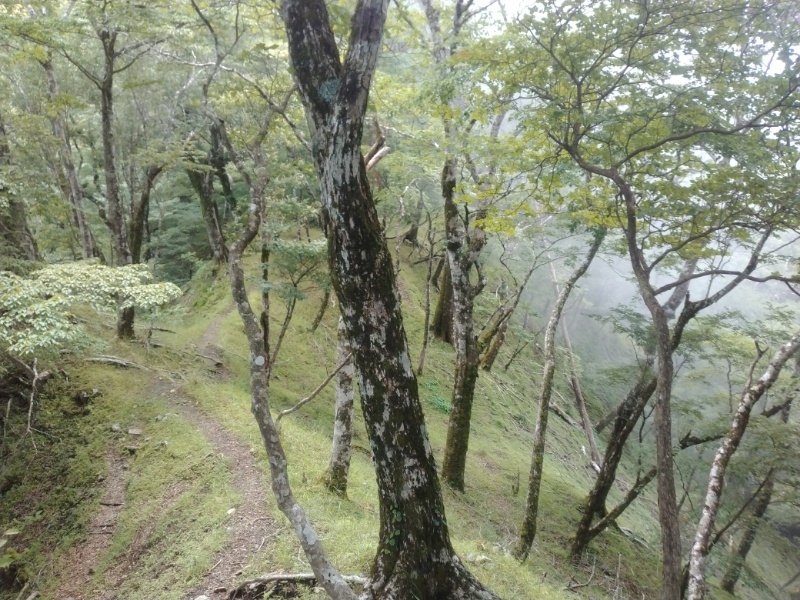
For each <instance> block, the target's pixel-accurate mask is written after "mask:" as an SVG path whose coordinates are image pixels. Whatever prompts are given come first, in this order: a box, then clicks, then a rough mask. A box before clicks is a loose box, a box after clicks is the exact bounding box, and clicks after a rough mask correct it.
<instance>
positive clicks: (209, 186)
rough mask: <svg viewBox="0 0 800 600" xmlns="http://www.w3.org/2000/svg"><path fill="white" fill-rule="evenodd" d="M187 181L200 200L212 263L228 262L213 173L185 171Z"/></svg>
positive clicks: (193, 170)
mask: <svg viewBox="0 0 800 600" xmlns="http://www.w3.org/2000/svg"><path fill="white" fill-rule="evenodd" d="M186 174H187V175H188V176H189V181H190V182H191V184H192V187H193V188H194V191H195V192H197V197H198V199H199V200H200V213H201V214H202V215H203V223H204V224H205V226H206V236H207V237H208V246H209V248H210V249H211V254H212V256H213V257H214V261H215V262H216V263H217V264H218V265H222V264H225V263H226V262H227V261H228V248H227V246H226V245H225V236H224V234H223V232H222V223H221V222H220V219H219V211H218V210H217V203H216V202H215V201H214V177H215V173H214V171H211V170H209V169H208V168H205V169H196V170H195V169H188V168H187V169H186Z"/></svg>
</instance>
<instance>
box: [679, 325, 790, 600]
mask: <svg viewBox="0 0 800 600" xmlns="http://www.w3.org/2000/svg"><path fill="white" fill-rule="evenodd" d="M798 348H800V332H798V333H796V334H795V335H794V336H793V337H792V339H791V340H789V341H788V342H787V343H786V344H784V345H783V346H782V347H781V348H780V349H779V350H778V351H777V352H776V353H775V356H773V358H772V360H771V361H770V363H769V365H768V366H767V369H766V370H765V371H764V374H763V375H762V376H761V377H760V378H759V379H758V380H757V381H756V382H752V379H751V378H749V379H750V381H748V384H747V386H746V387H745V391H744V394H743V395H742V399H741V401H740V402H739V407H738V408H737V409H736V413H735V414H734V416H733V422H732V423H731V427H730V429H729V430H728V434H727V435H726V436H725V439H724V440H723V442H722V445H721V446H720V447H719V449H718V450H717V454H716V456H715V457H714V461H713V463H712V465H711V471H710V473H709V476H708V489H707V491H706V499H705V503H704V505H703V511H702V514H701V516H700V520H699V522H698V524H697V532H696V533H695V538H694V544H693V545H692V550H691V554H690V559H689V585H688V589H687V598H688V600H701V599H702V598H705V591H706V590H705V561H706V556H707V555H708V543H709V539H710V538H711V534H712V532H713V529H714V522H715V520H716V516H717V510H718V509H719V504H720V500H721V498H722V490H723V486H724V484H725V471H726V469H727V467H728V461H730V459H731V456H733V454H734V452H736V449H737V448H738V447H739V442H741V440H742V436H744V432H745V430H746V429H747V424H748V422H749V421H750V412H751V411H752V409H753V405H754V404H755V403H756V402H758V400H759V399H760V398H761V396H762V395H763V394H764V392H766V391H767V390H768V389H769V388H770V387H771V386H772V384H773V383H774V382H775V380H776V379H777V378H778V375H780V372H781V369H782V368H783V365H784V364H786V361H788V360H789V359H790V358H791V357H792V355H793V354H794V353H795V352H796V351H797V349H798ZM762 355H763V352H759V358H760V357H761V356H762ZM756 360H757V359H756ZM755 366H756V361H754V362H753V365H752V367H751V370H750V372H751V375H752V371H753V369H754V368H755Z"/></svg>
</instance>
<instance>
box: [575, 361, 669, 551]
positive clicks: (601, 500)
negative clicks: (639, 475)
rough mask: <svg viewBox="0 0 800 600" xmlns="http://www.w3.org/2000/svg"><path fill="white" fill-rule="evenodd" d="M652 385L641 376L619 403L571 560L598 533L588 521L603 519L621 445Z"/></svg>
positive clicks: (650, 381)
mask: <svg viewBox="0 0 800 600" xmlns="http://www.w3.org/2000/svg"><path fill="white" fill-rule="evenodd" d="M656 385H657V379H656V378H655V377H650V375H649V374H647V373H643V374H642V378H641V379H640V380H639V382H638V383H637V384H636V385H635V386H634V387H633V389H632V390H631V391H630V392H628V395H627V396H626V397H625V399H624V400H623V401H622V403H620V406H619V409H618V411H617V417H616V419H615V420H614V428H613V430H612V432H611V435H610V436H609V438H608V445H607V446H606V452H605V455H604V457H603V464H602V465H600V473H598V475H597V479H596V480H595V482H594V487H593V488H592V491H591V492H589V496H588V497H587V499H586V504H585V505H584V509H583V515H582V517H581V520H580V523H579V524H578V529H577V531H576V532H575V539H574V541H573V543H572V548H571V549H570V555H571V557H572V559H573V560H578V559H580V557H581V555H582V554H583V551H584V549H585V548H586V546H587V545H588V544H589V542H591V541H592V539H594V538H595V537H596V536H597V535H598V534H599V533H600V531H597V532H596V533H594V535H592V532H593V531H594V530H593V528H592V522H593V521H594V517H595V516H600V517H603V516H605V515H606V500H607V499H608V494H609V492H610V491H611V487H612V486H613V485H614V481H615V480H616V477H617V467H618V466H619V463H620V461H621V460H622V451H623V449H624V448H625V443H626V442H627V441H628V436H630V434H631V432H632V431H633V428H634V426H635V425H636V422H637V421H638V420H639V417H640V416H641V414H642V411H643V410H644V407H645V406H647V402H648V400H649V399H650V397H651V396H652V395H653V393H654V392H655V390H656ZM601 531H602V530H601Z"/></svg>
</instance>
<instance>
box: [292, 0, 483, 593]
mask: <svg viewBox="0 0 800 600" xmlns="http://www.w3.org/2000/svg"><path fill="white" fill-rule="evenodd" d="M282 7H283V18H284V21H285V23H286V31H287V34H288V38H289V50H290V56H291V60H292V64H293V67H294V72H295V75H296V77H297V79H298V82H299V86H300V90H301V93H302V96H303V102H304V104H305V107H306V112H307V115H308V120H309V122H310V123H311V124H312V130H313V133H314V148H315V149H316V151H315V154H314V159H315V167H316V170H317V174H318V177H319V181H320V187H321V192H322V194H321V196H322V199H323V210H324V211H325V212H326V213H327V218H328V219H329V221H330V225H331V227H330V234H329V236H328V247H329V262H330V268H331V276H332V280H333V286H334V290H335V291H336V294H337V296H338V298H339V303H340V305H341V312H342V317H343V319H344V323H345V328H346V330H347V334H348V337H349V338H350V343H351V345H352V348H353V355H354V358H355V364H356V369H357V373H358V378H359V387H360V389H361V404H362V408H363V412H364V421H365V423H366V427H367V432H368V434H369V438H370V444H371V447H372V454H373V462H374V464H375V470H376V475H377V480H378V499H379V504H380V532H379V542H378V551H377V554H376V556H375V560H374V562H373V567H372V576H371V579H370V581H369V582H368V584H367V586H366V589H365V592H364V594H363V596H362V597H363V598H365V599H368V600H373V599H381V600H401V599H403V600H405V599H408V598H418V599H419V600H450V599H453V600H455V599H456V598H461V599H470V598H494V597H495V596H494V595H493V594H491V593H489V592H488V591H486V590H485V589H484V588H483V586H481V585H480V583H479V582H478V581H477V580H475V579H474V578H473V577H472V576H471V575H470V573H469V572H468V571H467V570H466V568H465V567H464V565H463V564H462V563H461V561H460V560H459V558H458V557H457V556H456V554H455V551H454V550H453V548H452V546H451V544H450V538H449V532H448V527H447V520H446V518H445V513H444V504H443V502H442V495H441V490H440V488H439V482H438V478H437V474H436V468H435V465H434V459H433V453H432V451H431V446H430V443H429V442H428V439H427V433H426V431H425V425H424V420H423V415H422V407H421V405H420V401H419V394H418V390H417V382H416V378H415V376H414V371H413V369H412V368H411V359H410V356H409V353H408V344H407V341H406V335H405V330H404V328H403V321H402V316H401V312H400V299H399V294H398V291H397V285H396V282H395V277H394V269H393V265H392V258H391V255H390V253H389V250H388V248H387V246H386V242H385V239H384V238H383V235H382V229H381V224H380V221H379V219H378V215H377V212H376V210H375V204H374V201H373V199H372V194H371V191H370V188H369V184H368V182H367V177H366V169H365V165H364V160H363V157H362V155H361V150H360V144H361V137H362V132H363V121H364V111H365V109H366V105H367V96H368V93H369V86H370V83H371V79H372V75H373V73H374V68H375V62H376V60H377V54H378V51H379V49H380V44H381V39H382V31H383V25H384V22H385V18H386V10H387V7H388V0H360V1H359V2H358V4H357V8H356V12H355V14H354V16H353V20H352V25H351V39H350V44H349V50H348V54H347V56H346V58H345V62H344V65H341V64H340V62H339V55H338V49H337V46H336V41H335V38H334V35H333V32H332V30H331V28H330V23H329V20H328V12H327V8H326V6H325V2H324V1H323V0H303V1H300V0H283V2H282Z"/></svg>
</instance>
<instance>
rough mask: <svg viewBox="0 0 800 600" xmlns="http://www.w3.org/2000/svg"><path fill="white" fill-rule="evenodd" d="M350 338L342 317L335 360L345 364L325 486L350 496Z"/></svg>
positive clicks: (339, 376) (338, 379)
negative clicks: (348, 485)
mask: <svg viewBox="0 0 800 600" xmlns="http://www.w3.org/2000/svg"><path fill="white" fill-rule="evenodd" d="M350 353H351V348H350V342H349V341H348V339H347V332H346V331H345V328H344V321H343V320H342V319H341V317H340V318H339V328H338V340H337V344H336V364H342V363H344V362H345V361H347V362H346V364H345V365H344V366H343V367H342V368H341V369H339V372H338V373H337V374H336V393H335V398H336V409H335V410H336V412H335V415H334V418H333V446H332V448H331V461H330V464H329V465H328V472H327V473H326V474H325V487H327V488H328V489H329V490H330V491H332V492H334V493H336V494H339V495H340V496H347V477H348V474H349V473H350V456H351V454H352V441H353V417H354V413H355V411H354V405H353V375H354V371H355V368H354V367H353V360H352V359H351V358H349V356H350Z"/></svg>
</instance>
